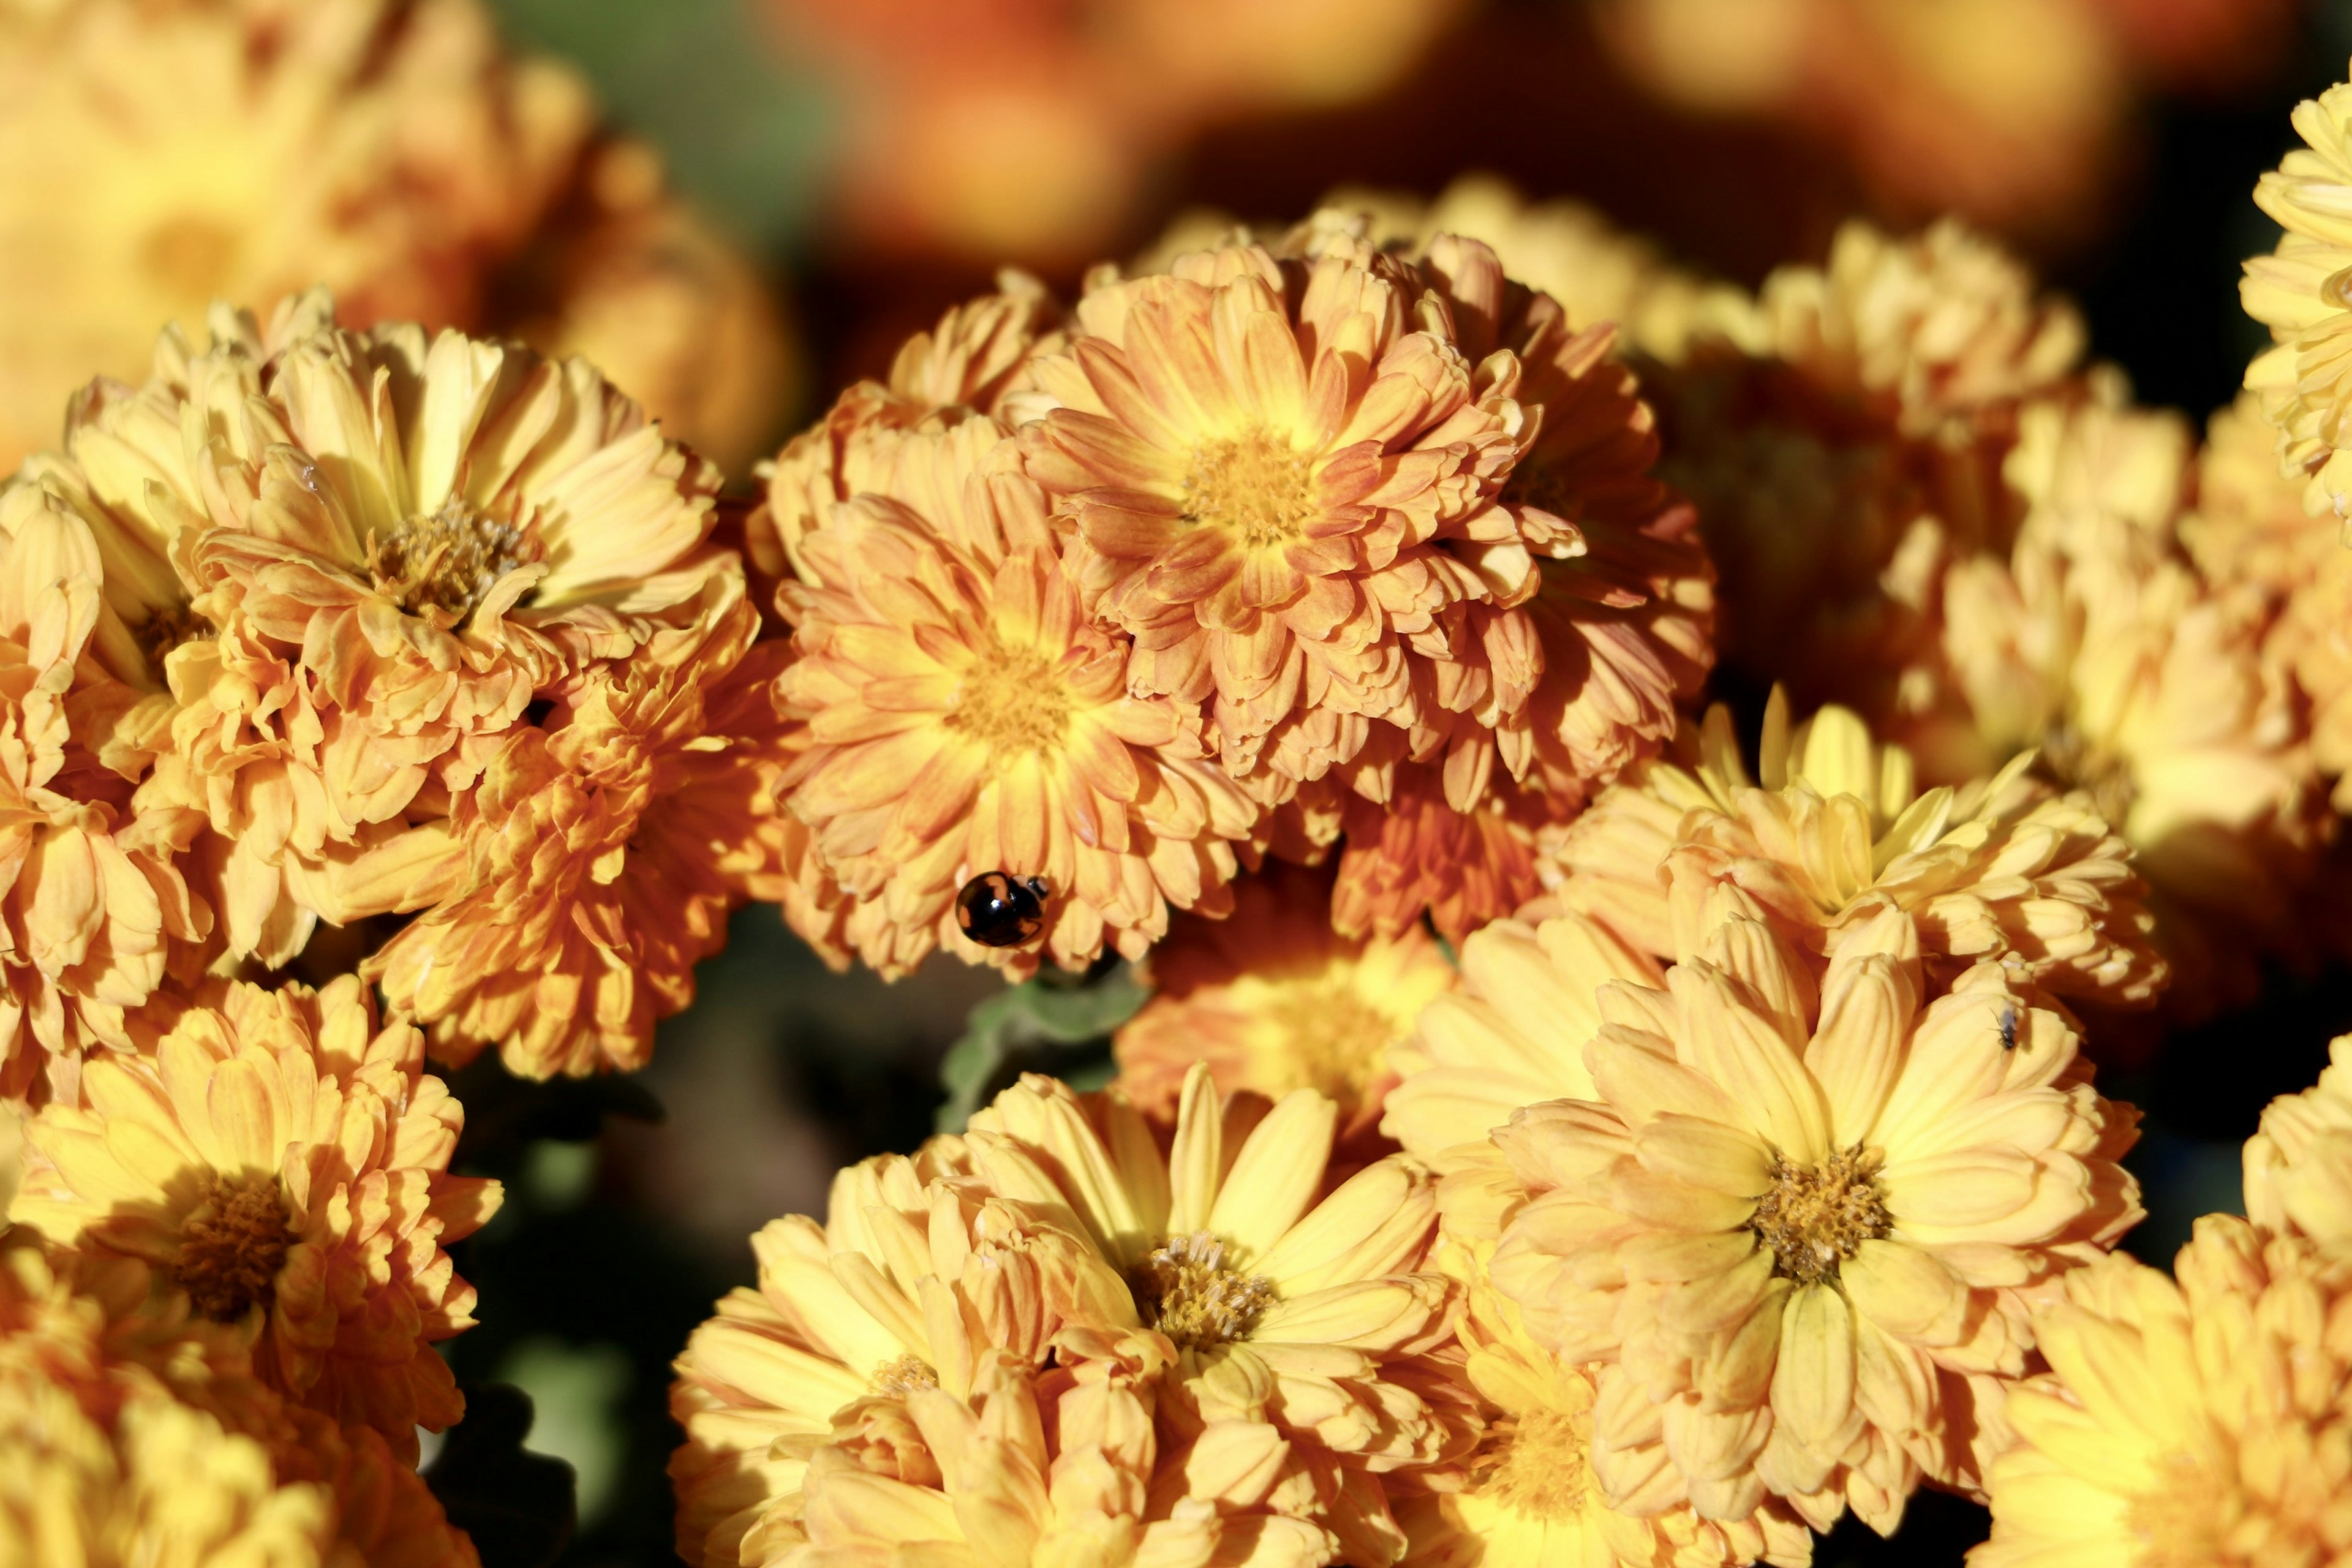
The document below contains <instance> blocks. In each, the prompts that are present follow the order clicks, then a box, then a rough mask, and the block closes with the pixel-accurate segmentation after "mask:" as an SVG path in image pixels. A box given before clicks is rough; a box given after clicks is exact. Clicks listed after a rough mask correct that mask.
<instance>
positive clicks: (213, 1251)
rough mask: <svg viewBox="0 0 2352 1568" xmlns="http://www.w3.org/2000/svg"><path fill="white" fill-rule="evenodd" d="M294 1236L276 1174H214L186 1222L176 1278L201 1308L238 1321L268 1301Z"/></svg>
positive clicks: (215, 1317)
mask: <svg viewBox="0 0 2352 1568" xmlns="http://www.w3.org/2000/svg"><path fill="white" fill-rule="evenodd" d="M293 1241H294V1235H293V1231H292V1230H291V1228H290V1227H289V1226H288V1224H287V1218H286V1202H285V1199H284V1198H282V1197H281V1196H280V1195H279V1194H278V1178H277V1176H276V1175H274V1174H270V1175H250V1176H222V1175H219V1174H217V1173H215V1174H210V1175H208V1176H206V1178H205V1195H204V1199H203V1201H202V1202H200V1203H199V1204H197V1205H196V1207H195V1210H194V1213H192V1214H190V1215H188V1217H187V1218H186V1219H185V1220H184V1221H183V1222H182V1223H181V1226H180V1251H179V1255H178V1257H176V1258H174V1259H173V1263H172V1279H173V1283H175V1284H177V1285H178V1286H179V1287H180V1288H181V1289H184V1290H185V1291H186V1292H187V1293H188V1300H189V1302H190V1303H191V1304H192V1305H193V1306H194V1308H195V1310H197V1311H198V1312H199V1313H201V1314H203V1315H204V1316H205V1317H207V1318H210V1319H211V1320H212V1321H215V1322H216V1323H233V1322H236V1321H237V1320H238V1319H240V1318H242V1317H244V1316H245V1314H246V1311H247V1309H248V1308H251V1307H252V1306H254V1305H255V1304H256V1303H257V1302H258V1303H260V1304H262V1305H265V1306H266V1305H268V1302H269V1300H270V1299H271V1297H272V1296H273V1295H274V1294H275V1293H276V1289H277V1280H278V1269H279V1268H282V1267H283V1266H284V1265H285V1262H286V1249H287V1248H288V1247H290V1246H292V1245H293Z"/></svg>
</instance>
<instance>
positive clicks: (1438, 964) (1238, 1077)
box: [1112, 866, 1454, 1146]
mask: <svg viewBox="0 0 2352 1568" xmlns="http://www.w3.org/2000/svg"><path fill="white" fill-rule="evenodd" d="M1330 900H1331V887H1330V882H1329V879H1328V878H1326V877H1323V876H1319V875H1318V874H1316V873H1315V872H1312V871H1305V870H1300V869H1297V868H1290V867H1276V866H1269V867H1268V868H1266V869H1265V872H1264V873H1263V874H1261V875H1259V876H1255V877H1245V878H1244V879H1241V880H1240V881H1238V882H1236V883H1235V884H1234V910H1233V913H1232V914H1230V915H1228V916H1226V917H1225V918H1224V919H1223V920H1217V921H1208V920H1201V919H1199V918H1197V917H1194V916H1189V915H1187V916H1181V917H1179V918H1178V919H1177V920H1176V921H1174V922H1172V929H1171V931H1170V932H1169V935H1168V939H1167V940H1166V941H1164V942H1161V943H1160V945H1159V946H1158V947H1155V948H1154V949H1152V951H1151V956H1150V960H1149V963H1150V980H1151V984H1152V988H1153V995H1152V998H1151V1000H1150V1001H1149V1002H1147V1003H1145V1004H1144V1005H1143V1009H1142V1011H1140V1012H1139V1013H1138V1014H1136V1016H1134V1017H1132V1018H1130V1019H1129V1020H1128V1021H1127V1022H1126V1023H1125V1024H1124V1025H1122V1026H1120V1027H1119V1030H1118V1035H1117V1036H1116V1037H1114V1039H1113V1041H1112V1048H1113V1050H1114V1051H1115V1052H1116V1054H1117V1056H1118V1064H1119V1078H1118V1085H1119V1088H1120V1089H1123V1090H1125V1091H1126V1094H1127V1096H1128V1098H1129V1100H1132V1101H1134V1103H1135V1105H1136V1107H1137V1108H1138V1109H1139V1110H1141V1111H1142V1112H1143V1113H1144V1114H1145V1115H1146V1116H1148V1117H1150V1118H1152V1119H1153V1120H1155V1121H1173V1120H1174V1119H1175V1114H1176V1109H1177V1102H1178V1100H1179V1097H1180V1095H1181V1091H1182V1089H1183V1084H1184V1079H1185V1076H1186V1074H1187V1073H1188V1072H1189V1071H1190V1070H1191V1068H1192V1064H1193V1063H1194V1062H1195V1061H1199V1062H1204V1063H1206V1064H1207V1065H1208V1068H1209V1071H1210V1074H1211V1075H1212V1076H1213V1078H1214V1079H1215V1080H1216V1084H1217V1088H1218V1089H1221V1090H1222V1091H1223V1092H1224V1093H1226V1094H1228V1095H1231V1094H1235V1093H1239V1092H1241V1091H1244V1090H1248V1091H1251V1092H1254V1093H1257V1094H1262V1095H1265V1096H1266V1097H1267V1098H1269V1099H1279V1098H1280V1097H1281V1096H1283V1095H1286V1094H1287V1093H1289V1092H1290V1091H1291V1090H1292V1089H1315V1090H1317V1091H1318V1092H1320V1093H1322V1094H1324V1095H1326V1096H1328V1098H1329V1099H1330V1100H1332V1101H1333V1102H1334V1103H1335V1104H1337V1105H1338V1106H1339V1128H1340V1131H1339V1141H1340V1143H1341V1144H1342V1146H1354V1145H1357V1144H1360V1142H1362V1141H1363V1140H1364V1139H1365V1137H1366V1135H1367V1134H1369V1133H1370V1131H1372V1128H1373V1126H1374V1124H1375V1123H1377V1122H1378V1121H1379V1120H1380V1114H1381V1096H1382V1095H1383V1094H1384V1093H1385V1092H1386V1090H1387V1089H1388V1087H1389V1086H1390V1085H1391V1083H1393V1082H1394V1081H1395V1072H1394V1070H1393V1068H1391V1066H1390V1065H1389V1060H1388V1053H1389V1050H1390V1048H1391V1047H1392V1046H1394V1045H1395V1044H1396V1042H1398V1041H1399V1040H1402V1039H1403V1038H1404V1037H1406V1036H1407V1035H1408V1034H1410V1033H1411V1032H1412V1026H1413V1021H1414V1020H1415V1019H1416V1018H1418V1017H1419V1016H1421V1010H1422V1008H1423V1006H1425V1005H1428V1003H1429V1001H1430V1000H1431V998H1433V997H1435V996H1438V995H1441V994H1444V992H1446V991H1448V990H1450V989H1452V987H1453V984H1454V966H1453V965H1452V964H1450V963H1446V961H1445V957H1444V953H1442V952H1440V951H1439V950H1438V946H1437V944H1436V943H1435V942H1433V941H1431V940H1430V938H1429V937H1428V935H1427V934H1426V933H1424V932H1423V931H1421V930H1419V929H1418V928H1417V927H1416V928H1408V929H1406V930H1404V931H1400V932H1398V933H1397V934H1396V935H1395V936H1393V937H1390V936H1370V937H1360V938H1353V939H1351V938H1348V937H1344V936H1341V935H1339V933H1338V932H1336V931H1333V930H1332V929H1331V922H1330V920H1329V907H1330Z"/></svg>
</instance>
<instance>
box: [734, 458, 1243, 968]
mask: <svg viewBox="0 0 2352 1568" xmlns="http://www.w3.org/2000/svg"><path fill="white" fill-rule="evenodd" d="M901 448H902V449H901V451H900V454H899V461H898V464H897V466H896V470H895V471H896V475H897V478H896V479H894V480H893V481H892V488H891V489H888V490H882V489H877V490H873V491H867V492H863V493H861V494H860V495H859V496H858V497H856V499H855V500H851V501H849V502H847V503H845V504H843V505H841V506H839V507H837V508H836V509H835V510H834V513H833V515H832V518H831V520H830V521H828V522H827V523H826V524H825V525H824V527H822V528H819V529H817V530H816V531H814V532H812V533H810V534H809V535H808V536H807V537H806V539H805V540H804V541H803V544H802V547H801V548H802V552H803V557H804V558H805V560H806V561H807V563H808V565H809V570H808V571H807V572H806V573H805V575H806V576H807V577H808V578H809V579H810V581H805V582H803V581H794V582H793V583H789V584H786V587H785V605H786V607H787V609H788V611H789V613H790V614H791V616H792V617H793V619H794V621H795V622H796V624H797V629H796V630H795V632H794V635H793V647H794V648H795V650H796V657H795V658H794V660H793V664H792V665H791V666H790V667H789V668H787V669H786V670H785V671H784V673H783V675H782V679H780V680H779V682H778V685H777V692H778V701H779V703H780V704H781V705H782V708H783V709H784V710H785V711H786V712H787V713H788V714H789V715H790V716H791V717H792V718H793V720H794V721H796V722H797V723H799V724H801V725H803V726H805V729H804V731H803V732H804V733H805V735H806V737H807V743H806V746H805V749H804V750H803V751H802V752H801V753H800V755H799V757H798V758H797V760H796V761H795V762H794V763H793V765H792V769H791V771H790V773H788V774H787V775H786V778H785V789H786V798H787V803H788V804H789V805H790V806H791V808H792V809H793V811H794V812H795V813H796V814H798V815H799V816H800V817H801V818H802V819H803V821H805V822H806V823H807V824H808V825H809V826H810V827H811V828H812V829H813V830H814V838H815V848H816V853H817V855H818V856H819V857H821V858H822V859H823V860H824V862H825V864H826V865H827V866H828V867H829V868H831V870H832V873H833V875H834V877H835V879H836V880H837V882H838V884H839V886H840V888H841V889H843V891H844V892H845V894H846V895H847V897H848V899H849V900H850V901H851V902H852V904H853V906H854V907H853V908H851V909H850V910H849V912H848V913H847V914H846V915H845V916H844V917H841V918H842V922H843V923H842V928H841V929H842V931H843V932H844V936H845V941H846V942H848V944H849V945H851V946H853V947H854V948H855V949H856V951H857V952H858V953H859V954H860V956H862V957H863V958H864V959H865V961H866V963H869V964H871V965H872V966H873V967H875V968H876V969H877V970H880V971H881V972H882V973H885V974H893V975H895V974H898V973H905V972H906V971H907V970H908V969H911V968H912V967H913V966H914V965H915V964H916V963H919V961H920V960H921V959H922V957H923V956H924V954H926V953H928V952H930V951H931V950H932V949H933V948H934V947H935V946H937V947H946V948H948V949H950V951H953V952H957V953H959V954H960V955H961V956H963V957H964V958H966V959H967V960H968V961H986V962H989V963H996V964H998V965H999V966H1001V967H1004V968H1006V969H1008V970H1010V971H1012V972H1013V973H1026V972H1027V971H1029V970H1030V969H1033V968H1034V966H1035V965H1036V963H1038V961H1039V959H1040V957H1041V956H1050V957H1051V958H1052V959H1053V961H1054V962H1055V963H1059V964H1062V965H1064V966H1065V967H1070V968H1083V967H1084V966H1085V965H1086V963H1087V962H1088V961H1090V960H1091V959H1092V958H1093V957H1094V956H1095V955H1096V954H1097V953H1098V952H1102V951H1103V949H1104V948H1105V947H1110V948H1113V949H1115V950H1116V951H1118V952H1122V953H1124V954H1126V955H1128V956H1129V957H1139V956H1141V954H1142V953H1143V952H1144V951H1145V949H1147V948H1148V947H1149V946H1150V943H1151V942H1154V941H1155V940H1157V939H1158V938H1159V937H1160V935H1161V934H1162V933H1163V932H1164V931H1166V930H1167V921H1168V914H1169V910H1170V909H1171V906H1172V907H1174V908H1177V909H1189V908H1199V909H1202V910H1209V911H1214V910H1222V909H1223V908H1224V907H1225V900H1227V899H1228V898H1229V896H1230V895H1229V894H1227V893H1226V892H1225V891H1224V884H1225V883H1226V881H1227V880H1228V879H1230V878H1231V877H1232V876H1233V874H1234V868H1235V865H1236V860H1235V848H1234V846H1235V844H1236V842H1237V841H1239V840H1242V839H1244V838H1245V837H1247V836H1248V835H1249V834H1250V832H1251V831H1252V829H1253V828H1254V827H1255V825H1256V820H1257V811H1256V808H1255V806H1254V805H1252V803H1251V802H1250V801H1249V800H1248V799H1247V797H1245V796H1244V795H1243V794H1242V793H1241V792H1240V790H1239V789H1238V788H1237V787H1236V786H1235V785H1234V784H1232V783H1231V781H1229V780H1228V779H1227V778H1226V777H1225V776H1224V775H1223V773H1221V772H1219V771H1218V770H1217V768H1216V767H1215V765H1214V764H1213V763H1210V762H1208V761H1206V760H1205V758H1204V756H1203V752H1204V749H1205V748H1204V742H1203V740H1202V734H1201V727H1200V721H1199V719H1198V718H1197V716H1195V715H1193V714H1191V713H1188V712H1186V711H1185V710H1183V708H1181V706H1180V705H1179V704H1177V703H1175V702H1173V701H1171V700H1168V699H1165V698H1147V697H1135V696H1130V695H1129V690H1128V679H1127V677H1128V671H1129V651H1130V650H1129V642H1128V639H1127V638H1126V637H1123V636H1121V635H1119V634H1118V633H1116V632H1115V631H1109V630H1106V629H1104V628H1102V627H1100V626H1097V625H1095V624H1094V623H1092V622H1091V621H1090V620H1089V619H1088V618H1087V616H1086V615H1085V614H1084V612H1083V610H1082V608H1081V606H1080V604H1079V596H1078V591H1077V584H1076V582H1075V581H1074V580H1073V578H1072V576H1071V574H1070V573H1069V572H1068V571H1067V570H1066V567H1065V564H1064V563H1063V560H1062V549H1063V546H1062V543H1061V542H1060V541H1059V539H1058V538H1057V537H1056V535H1055V532H1054V531H1053V530H1052V529H1051V528H1050V527H1049V526H1048V524H1047V522H1046V520H1045V500H1044V497H1043V495H1042V494H1041V493H1040V492H1039V490H1038V489H1037V488H1036V487H1035V486H1034V484H1033V483H1031V482H1030V481H1029V480H1027V479H1024V477H1023V476H1022V475H1021V474H1020V472H1019V471H1018V467H1017V462H1016V461H1015V459H1016V458H1017V453H1016V452H1015V450H1014V448H1013V446H1012V444H1011V443H1010V442H1008V441H1006V440H1005V439H1003V435H1002V429H1001V426H997V425H996V424H995V423H994V422H993V421H992V420H990V419H988V418H987V417H986V416H973V417H971V418H970V419H967V420H965V421H963V422H962V423H961V424H959V425H955V426H950V427H947V428H944V429H933V430H929V431H925V432H920V433H916V434H912V435H909V436H908V437H905V438H904V440H903V441H902V443H901ZM793 743H794V744H798V743H799V742H793ZM989 871H1003V872H1004V873H1006V874H1007V875H1009V876H1012V877H1014V878H1017V879H1024V880H1025V879H1030V878H1042V879H1044V880H1045V883H1046V884H1047V886H1048V889H1049V893H1048V909H1047V911H1046V920H1045V928H1044V930H1043V931H1042V933H1041V935H1040V936H1039V938H1038V939H1037V940H1035V941H1034V942H1030V943H1026V944H1024V945H1022V946H1019V947H1013V948H996V949H983V948H982V947H979V946H977V945H975V944H974V943H972V942H971V941H970V940H969V939H967V938H966V937H965V936H964V935H963V933H962V932H961V930H960V929H959V928H958V926H957V923H956V918H955V914H954V910H953V907H952V906H953V904H954V901H955V898H956V895H957V892H958V891H959V889H961V888H962V886H963V885H964V884H965V883H966V882H967V881H969V880H970V879H972V878H974V877H977V876H980V875H982V873H985V872H989ZM826 918H827V920H828V921H830V919H831V918H832V917H830V916H827V917H826Z"/></svg>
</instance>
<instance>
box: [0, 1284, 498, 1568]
mask: <svg viewBox="0 0 2352 1568" xmlns="http://www.w3.org/2000/svg"><path fill="white" fill-rule="evenodd" d="M0 1561H6V1562H9V1563H75V1564H78V1565H79V1568H138V1565H140V1564H144V1563H158V1562H169V1563H186V1564H189V1565H190V1568H245V1565H247V1564H250V1563H269V1564H272V1565H273V1568H312V1565H314V1564H315V1565H317V1568H351V1565H352V1564H353V1563H386V1564H389V1563H399V1564H403V1565H404V1568H477V1563H478V1558H477V1557H476V1556H475V1553H474V1549H473V1546H472V1544H471V1543H470V1542H467V1539H466V1538H465V1536H464V1535H463V1534H462V1533H460V1532H459V1531H457V1530H455V1529H454V1528H452V1527H451V1526H450V1524H449V1523H448V1521H447V1520H446V1518H445V1517H444V1516H443V1514H442V1511H441V1505H440V1504H439V1503H438V1502H437V1501H436V1500H435V1499H434V1497H433V1494H432V1493H431V1492H430V1491H429V1490H427V1489H426V1488H425V1482H424V1481H423V1480H422V1479H419V1477H418V1476H417V1474H416V1472H415V1470H414V1469H413V1468H410V1467H409V1466H408V1465H407V1464H405V1463H404V1462H403V1461H402V1460H401V1459H399V1458H396V1457H395V1456H394V1453H393V1452H392V1450H391V1448H390V1447H389V1446H388V1445H387V1444H386V1443H385V1441H384V1439H383V1436H382V1435H381V1434H379V1433H377V1432H374V1431H373V1430H371V1429H369V1428H367V1427H363V1426H362V1427H352V1428H343V1427H340V1426H337V1425H336V1423H335V1422H333V1421H332V1420H330V1419H329V1418H328V1417H326V1416H324V1415H320V1414H319V1413H318V1412H316V1411H314V1410H308V1409H303V1408H300V1407H296V1406H288V1405H283V1404H281V1403H280V1402H279V1401H278V1398H277V1396H276V1395H274V1394H271V1393H270V1392H269V1391H268V1390H267V1389H266V1388H264V1387H262V1386H261V1385H260V1384H257V1383H255V1382H254V1381H253V1379H252V1377H251V1376H250V1373H249V1370H248V1368H247V1362H246V1357H245V1353H244V1350H243V1348H242V1345H241V1342H239V1340H238V1337H237V1336H236V1334H235V1333H234V1332H231V1331H222V1330H219V1329H216V1328H215V1326H214V1325H211V1324H208V1323H205V1322H203V1321H200V1320H199V1321H188V1320H186V1319H185V1318H184V1316H181V1315H179V1314H177V1313H176V1312H175V1311H174V1310H173V1305H172V1304H171V1303H168V1302H165V1301H162V1300H157V1299H155V1298H154V1297H152V1294H151V1281H150V1277H149V1274H148V1271H147V1270H146V1269H145V1268H143V1267H142V1266H141V1265H139V1264H137V1263H135V1262H132V1261H131V1260H129V1259H125V1258H100V1257H90V1256H80V1255H76V1254H73V1253H69V1252H58V1253H55V1254H50V1253H46V1252H45V1251H44V1250H43V1249H42V1248H40V1247H36V1246H27V1245H25V1244H24V1243H23V1242H22V1240H21V1238H20V1239H18V1240H16V1241H13V1242H12V1243H11V1244H9V1245H7V1246H5V1247H0Z"/></svg>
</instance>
